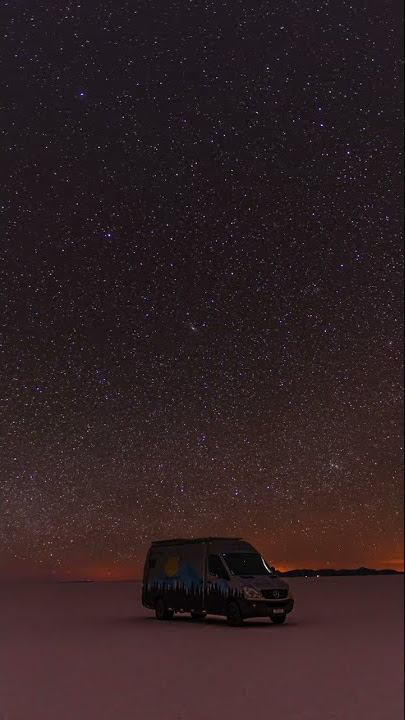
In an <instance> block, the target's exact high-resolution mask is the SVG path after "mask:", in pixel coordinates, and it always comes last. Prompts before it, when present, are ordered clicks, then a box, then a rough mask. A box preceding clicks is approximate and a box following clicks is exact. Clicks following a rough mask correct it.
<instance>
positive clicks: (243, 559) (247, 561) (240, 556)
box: [223, 553, 275, 575]
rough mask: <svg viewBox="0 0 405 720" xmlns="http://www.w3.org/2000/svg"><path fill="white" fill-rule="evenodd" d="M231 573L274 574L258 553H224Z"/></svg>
mask: <svg viewBox="0 0 405 720" xmlns="http://www.w3.org/2000/svg"><path fill="white" fill-rule="evenodd" d="M223 558H224V560H225V562H226V564H227V566H228V568H229V570H230V571H231V573H232V575H274V574H275V573H273V572H272V571H271V570H270V568H268V567H267V565H266V563H265V562H264V560H263V558H262V557H261V556H260V555H259V553H224V555H223Z"/></svg>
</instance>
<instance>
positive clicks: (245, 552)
mask: <svg viewBox="0 0 405 720" xmlns="http://www.w3.org/2000/svg"><path fill="white" fill-rule="evenodd" d="M142 604H143V605H144V607H147V608H150V609H153V610H155V613H156V617H157V618H158V620H171V619H172V618H173V615H174V613H190V614H191V616H192V617H193V618H194V619H202V618H204V617H205V616H206V615H207V614H212V615H223V616H225V617H226V618H227V620H228V623H229V624H230V625H233V626H238V625H241V624H242V623H243V621H244V619H245V618H253V617H268V618H270V620H271V621H272V622H273V623H277V624H282V623H283V622H284V621H285V619H286V617H287V615H288V613H290V612H291V610H292V609H293V607H294V600H293V598H292V596H291V592H290V589H289V586H288V584H287V583H286V582H284V580H282V579H281V578H280V577H279V576H278V575H277V573H276V572H275V570H274V569H273V568H270V567H269V566H268V565H267V564H266V562H265V561H264V560H263V558H262V557H261V555H260V553H258V551H257V550H255V548H254V547H252V545H250V544H249V543H247V542H245V541H244V540H242V539H240V538H221V537H205V538H196V539H195V540H161V541H158V542H154V543H152V545H151V547H150V549H149V551H148V554H147V557H146V562H145V569H144V574H143V585H142Z"/></svg>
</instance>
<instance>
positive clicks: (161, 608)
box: [155, 598, 174, 620]
mask: <svg viewBox="0 0 405 720" xmlns="http://www.w3.org/2000/svg"><path fill="white" fill-rule="evenodd" d="M155 615H156V617H157V619H158V620H172V619H173V615H174V612H173V610H168V609H167V607H166V603H165V601H164V599H163V598H158V599H157V600H156V603H155Z"/></svg>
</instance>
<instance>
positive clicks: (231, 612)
mask: <svg viewBox="0 0 405 720" xmlns="http://www.w3.org/2000/svg"><path fill="white" fill-rule="evenodd" d="M226 619H227V622H228V625H230V626H231V627H240V626H241V625H243V616H242V613H241V611H240V607H239V605H238V603H236V602H230V603H229V605H228V607H227V609H226Z"/></svg>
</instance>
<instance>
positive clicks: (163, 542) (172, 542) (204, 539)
mask: <svg viewBox="0 0 405 720" xmlns="http://www.w3.org/2000/svg"><path fill="white" fill-rule="evenodd" d="M211 540H228V541H229V540H232V541H233V542H234V541H235V540H237V541H238V542H240V541H241V540H242V538H239V537H200V538H192V539H190V538H175V539H173V540H154V541H153V542H152V545H180V544H181V545H185V544H190V543H202V542H210V541H211Z"/></svg>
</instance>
